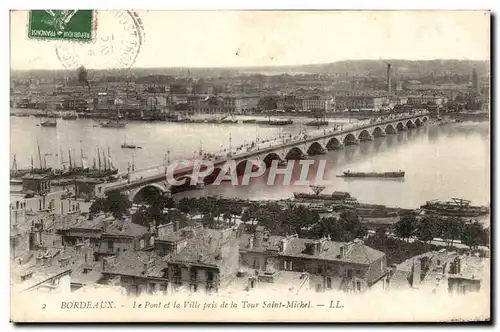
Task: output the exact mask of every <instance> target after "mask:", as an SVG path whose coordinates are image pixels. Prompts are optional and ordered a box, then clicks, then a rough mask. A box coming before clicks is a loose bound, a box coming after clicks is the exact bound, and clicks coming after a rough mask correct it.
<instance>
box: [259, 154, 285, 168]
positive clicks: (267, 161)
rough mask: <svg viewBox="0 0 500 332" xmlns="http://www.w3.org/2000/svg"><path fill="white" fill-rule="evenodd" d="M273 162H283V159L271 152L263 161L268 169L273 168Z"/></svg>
mask: <svg viewBox="0 0 500 332" xmlns="http://www.w3.org/2000/svg"><path fill="white" fill-rule="evenodd" d="M273 160H281V157H280V156H279V155H278V154H277V153H274V152H271V153H269V154H267V155H266V156H265V157H264V159H263V160H262V161H263V162H264V164H266V166H267V167H269V166H271V164H272V162H273Z"/></svg>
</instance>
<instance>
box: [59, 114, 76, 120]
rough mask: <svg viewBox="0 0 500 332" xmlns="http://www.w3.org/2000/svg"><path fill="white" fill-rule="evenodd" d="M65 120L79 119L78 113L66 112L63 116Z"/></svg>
mask: <svg viewBox="0 0 500 332" xmlns="http://www.w3.org/2000/svg"><path fill="white" fill-rule="evenodd" d="M62 119H63V120H76V119H78V116H77V115H76V114H64V115H63V116H62Z"/></svg>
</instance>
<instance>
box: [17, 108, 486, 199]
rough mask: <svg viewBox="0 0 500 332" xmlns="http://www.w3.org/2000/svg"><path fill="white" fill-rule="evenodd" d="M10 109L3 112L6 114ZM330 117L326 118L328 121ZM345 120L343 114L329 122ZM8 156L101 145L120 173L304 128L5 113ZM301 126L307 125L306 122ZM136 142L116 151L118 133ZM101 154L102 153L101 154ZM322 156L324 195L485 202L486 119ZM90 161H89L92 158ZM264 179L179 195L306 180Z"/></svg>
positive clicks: (76, 157) (24, 162) (54, 156)
mask: <svg viewBox="0 0 500 332" xmlns="http://www.w3.org/2000/svg"><path fill="white" fill-rule="evenodd" d="M12 111H13V110H11V112H12ZM330 121H332V120H330ZM335 121H336V122H339V123H340V122H343V123H346V122H348V121H349V120H335ZM10 122H11V162H12V157H13V155H14V154H16V160H17V165H18V168H23V167H29V165H30V160H31V156H33V159H34V164H35V167H38V165H39V158H38V152H37V142H38V145H39V146H40V150H41V155H42V160H43V158H44V156H45V161H46V163H47V166H53V167H57V168H60V164H61V151H62V155H63V161H67V160H68V150H70V151H71V155H72V159H73V163H76V164H77V165H80V164H81V162H82V159H81V153H80V150H81V148H82V149H83V155H84V158H83V162H84V164H85V163H86V164H88V165H92V162H93V156H95V155H96V149H97V148H99V149H100V151H106V154H107V151H108V147H109V151H110V154H111V159H112V161H113V164H114V165H115V166H116V167H118V168H119V169H120V171H124V172H125V171H126V169H127V164H129V163H130V164H132V163H134V164H135V166H136V168H147V167H152V166H157V165H159V164H162V163H163V162H164V160H165V158H166V154H167V151H170V152H169V153H168V156H169V158H170V159H171V160H174V159H177V158H189V157H192V156H193V154H194V152H195V151H199V150H200V148H201V149H202V150H203V151H210V152H218V151H220V150H221V145H223V147H222V148H227V147H228V146H229V137H230V136H231V144H232V146H233V147H234V146H238V145H240V144H244V143H249V142H251V141H254V140H255V139H256V137H257V136H258V137H259V138H260V139H261V140H263V139H266V137H267V138H271V137H275V136H278V135H279V134H280V133H282V134H285V135H286V134H292V135H293V134H296V133H298V132H299V131H300V130H301V129H304V128H305V127H303V126H301V125H299V124H294V125H291V126H286V127H283V128H281V129H280V128H278V127H272V126H258V125H255V124H181V123H159V122H156V123H146V122H130V123H128V124H127V126H126V128H122V129H115V128H101V127H99V126H97V124H98V122H96V121H94V120H86V119H82V120H80V119H79V120H66V121H65V120H62V119H58V126H57V127H55V128H44V127H41V126H37V125H38V124H39V123H40V119H39V118H35V117H11V118H10ZM307 130H308V131H312V129H310V128H308V129H307ZM125 137H126V139H127V142H128V143H133V144H136V145H139V146H141V147H142V149H140V150H129V149H122V148H121V147H120V145H121V144H122V143H123V141H124V139H125ZM101 155H102V152H101ZM314 158H315V159H316V160H319V159H325V160H326V161H327V168H326V172H325V174H324V177H323V178H324V179H327V180H330V181H331V182H330V184H329V185H328V186H327V188H326V189H325V190H324V193H325V194H327V193H330V192H332V191H335V190H337V191H347V192H350V193H351V195H352V196H354V197H356V198H358V200H360V201H362V202H369V203H375V204H385V205H389V206H394V207H395V206H399V207H404V208H415V207H418V206H420V205H422V204H423V203H425V201H426V200H431V199H449V198H451V197H460V198H464V199H468V200H471V201H472V203H474V204H481V205H487V204H489V203H490V174H489V164H490V145H489V124H488V122H462V123H455V124H446V125H441V126H438V125H435V124H428V125H426V126H424V127H421V128H417V129H415V130H411V131H408V132H401V133H398V134H396V135H388V136H387V137H383V138H375V139H374V140H373V141H368V142H362V143H361V144H359V145H356V146H347V147H346V148H345V149H343V150H338V151H330V152H329V153H328V154H326V155H322V156H315V157H314ZM96 160H97V159H96ZM348 169H349V170H352V171H396V170H404V171H405V172H406V176H405V179H404V180H403V181H395V180H369V179H350V180H348V179H344V178H338V177H336V175H338V174H340V173H342V172H343V171H345V170H348ZM266 180H267V179H266V178H262V179H261V180H257V181H254V182H253V183H252V186H251V187H248V186H230V185H223V186H218V187H215V186H208V187H206V188H205V189H203V190H199V191H195V192H189V193H185V194H184V195H220V196H226V197H240V198H249V199H282V198H291V197H293V192H294V191H301V192H310V189H309V187H308V186H304V185H302V186H293V185H291V186H290V185H288V186H285V185H279V184H276V183H275V185H273V186H269V185H267V184H266Z"/></svg>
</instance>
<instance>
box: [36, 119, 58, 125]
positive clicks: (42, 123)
mask: <svg viewBox="0 0 500 332" xmlns="http://www.w3.org/2000/svg"><path fill="white" fill-rule="evenodd" d="M40 126H42V127H57V120H56V119H47V120H45V121H42V122H40Z"/></svg>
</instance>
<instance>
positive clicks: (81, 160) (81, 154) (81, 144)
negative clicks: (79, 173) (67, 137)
mask: <svg viewBox="0 0 500 332" xmlns="http://www.w3.org/2000/svg"><path fill="white" fill-rule="evenodd" d="M80 162H81V163H82V168H83V167H84V166H83V143H82V141H80Z"/></svg>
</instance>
